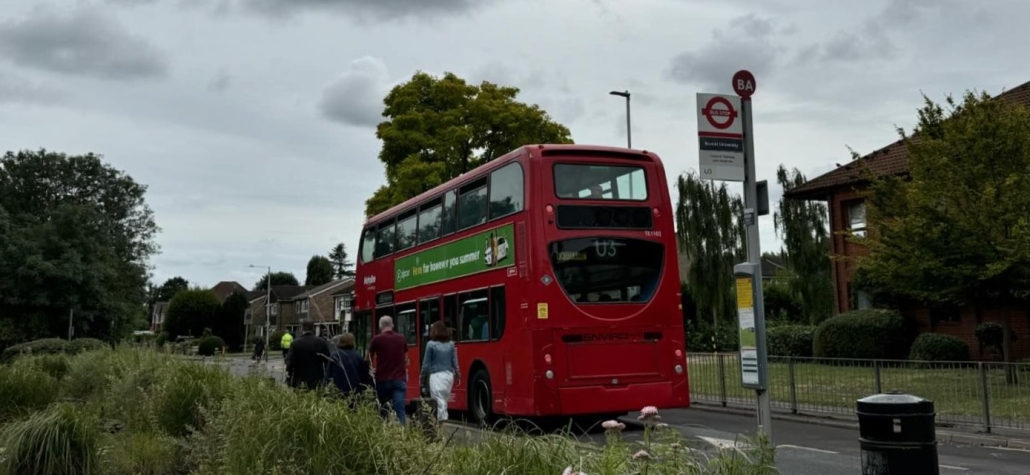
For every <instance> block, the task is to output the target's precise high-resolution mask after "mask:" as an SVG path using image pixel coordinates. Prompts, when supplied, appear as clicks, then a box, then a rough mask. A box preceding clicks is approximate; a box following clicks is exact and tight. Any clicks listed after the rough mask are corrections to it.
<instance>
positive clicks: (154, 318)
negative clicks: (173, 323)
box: [150, 302, 168, 332]
mask: <svg viewBox="0 0 1030 475" xmlns="http://www.w3.org/2000/svg"><path fill="white" fill-rule="evenodd" d="M166 314H168V302H157V303H155V304H154V310H153V311H152V312H150V331H153V332H159V331H161V326H162V325H164V323H165V315H166Z"/></svg>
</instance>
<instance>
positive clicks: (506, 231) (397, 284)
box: [393, 224, 515, 290]
mask: <svg viewBox="0 0 1030 475" xmlns="http://www.w3.org/2000/svg"><path fill="white" fill-rule="evenodd" d="M513 230H514V226H512V225H511V224H508V225H505V226H501V227H499V228H494V229H491V230H489V231H484V232H482V233H479V234H476V235H473V236H469V237H466V238H463V239H460V240H457V241H454V242H451V243H447V244H444V245H442V246H437V247H434V248H432V249H426V250H425V251H422V252H416V253H415V254H412V255H410V256H405V257H402V258H399V259H397V260H396V261H394V267H393V268H394V275H395V281H394V289H396V290H403V289H410V288H412V287H418V286H420V285H426V284H432V283H434V282H440V281H443V280H447V279H453V278H456V277H463V276H466V275H471V274H475V273H477V272H483V271H487V270H490V269H499V268H503V267H508V266H511V265H513V264H514V263H515V244H514V241H515V239H514V232H513Z"/></svg>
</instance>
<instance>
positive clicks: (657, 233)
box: [644, 231, 662, 237]
mask: <svg viewBox="0 0 1030 475" xmlns="http://www.w3.org/2000/svg"><path fill="white" fill-rule="evenodd" d="M644 236H648V237H662V232H661V231H644Z"/></svg>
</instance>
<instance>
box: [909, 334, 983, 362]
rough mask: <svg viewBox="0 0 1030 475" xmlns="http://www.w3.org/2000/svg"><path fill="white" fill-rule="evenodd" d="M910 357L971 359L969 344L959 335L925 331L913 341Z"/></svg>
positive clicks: (931, 359) (912, 358)
mask: <svg viewBox="0 0 1030 475" xmlns="http://www.w3.org/2000/svg"><path fill="white" fill-rule="evenodd" d="M909 359H911V360H917V361H969V344H967V343H966V342H965V341H963V340H962V339H961V338H959V337H955V336H951V335H944V334H941V333H923V334H921V335H919V336H918V337H917V338H916V341H915V342H913V343H912V352H911V353H910V354H909Z"/></svg>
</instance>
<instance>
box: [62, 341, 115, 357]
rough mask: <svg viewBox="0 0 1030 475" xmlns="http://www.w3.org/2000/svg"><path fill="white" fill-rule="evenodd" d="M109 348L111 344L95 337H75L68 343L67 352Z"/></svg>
mask: <svg viewBox="0 0 1030 475" xmlns="http://www.w3.org/2000/svg"><path fill="white" fill-rule="evenodd" d="M109 348H111V345H108V344H107V343H104V342H103V341H100V340H98V339H96V338H76V339H74V340H72V341H71V343H68V352H69V353H73V354H74V353H82V352H85V351H100V350H106V349H109Z"/></svg>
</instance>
